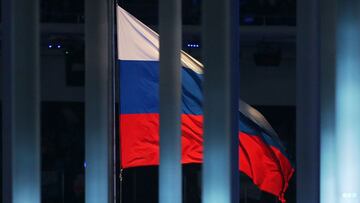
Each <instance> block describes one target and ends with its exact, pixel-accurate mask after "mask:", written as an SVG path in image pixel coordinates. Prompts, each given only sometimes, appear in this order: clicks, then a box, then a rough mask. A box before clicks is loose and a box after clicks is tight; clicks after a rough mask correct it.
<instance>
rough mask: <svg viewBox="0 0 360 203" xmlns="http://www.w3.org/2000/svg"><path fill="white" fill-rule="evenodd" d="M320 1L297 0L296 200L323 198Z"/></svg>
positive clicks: (317, 200)
mask: <svg viewBox="0 0 360 203" xmlns="http://www.w3.org/2000/svg"><path fill="white" fill-rule="evenodd" d="M319 9H320V7H319V0H301V1H297V71H296V75H297V89H296V90H297V106H296V108H297V111H296V120H297V123H296V124H297V133H296V159H297V164H296V166H297V202H298V203H303V202H308V203H312V202H313V203H316V202H319V201H320V199H319V197H320V194H319V191H320V189H319V188H320V183H319V182H320V180H319V176H320V174H319V171H320V37H319V36H320V34H319V31H320V27H319V26H320V25H319V18H320V16H319Z"/></svg>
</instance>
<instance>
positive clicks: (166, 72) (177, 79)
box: [159, 0, 182, 203]
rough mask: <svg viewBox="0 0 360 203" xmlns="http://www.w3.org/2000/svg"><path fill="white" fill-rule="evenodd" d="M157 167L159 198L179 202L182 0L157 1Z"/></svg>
mask: <svg viewBox="0 0 360 203" xmlns="http://www.w3.org/2000/svg"><path fill="white" fill-rule="evenodd" d="M159 28H160V168H159V200H160V201H159V202H160V203H168V202H173V203H181V202H182V192H181V189H182V176H181V174H182V171H181V131H180V125H181V119H180V113H181V112H180V108H181V63H180V50H181V34H182V33H181V1H180V0H160V1H159Z"/></svg>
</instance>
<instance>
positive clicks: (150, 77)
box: [117, 6, 294, 201]
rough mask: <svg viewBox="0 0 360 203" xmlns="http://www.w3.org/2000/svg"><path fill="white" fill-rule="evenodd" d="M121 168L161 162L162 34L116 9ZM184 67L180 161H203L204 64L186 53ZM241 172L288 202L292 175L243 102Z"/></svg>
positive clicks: (262, 123) (266, 127) (271, 135)
mask: <svg viewBox="0 0 360 203" xmlns="http://www.w3.org/2000/svg"><path fill="white" fill-rule="evenodd" d="M117 33H118V41H117V45H118V66H119V70H120V71H119V73H120V79H119V81H120V84H119V85H120V88H119V91H120V115H119V116H120V117H119V120H120V149H121V151H120V156H121V167H122V168H130V167H139V166H150V165H158V164H159V36H158V34H157V33H155V32H154V31H153V30H151V29H150V28H149V27H147V26H146V25H144V24H143V23H141V22H140V21H139V20H137V19H136V18H135V17H133V16H132V15H130V14H129V13H127V12H126V11H125V10H124V9H122V8H121V7H120V6H117ZM181 63H182V69H181V71H182V114H181V120H182V123H181V124H182V125H181V130H182V163H183V164H186V163H202V157H203V155H202V152H203V148H202V143H203V136H202V134H203V129H202V125H203V116H202V115H203V111H202V100H203V95H202V78H203V69H204V67H203V65H202V64H201V63H200V62H198V61H197V60H195V59H194V58H192V57H191V56H190V55H188V54H186V53H185V52H182V53H181ZM239 115H240V116H239V118H240V119H239V129H240V132H239V139H240V145H239V153H240V154H239V155H240V161H239V169H240V171H241V172H243V173H245V174H246V175H248V176H249V177H250V178H251V179H252V181H253V182H254V184H256V185H257V186H258V187H259V188H260V189H261V190H263V191H266V192H269V193H271V194H274V195H276V196H278V197H279V199H280V200H281V201H284V193H285V191H286V189H287V186H288V182H289V180H290V178H291V176H292V174H293V172H294V168H293V166H292V165H291V163H290V161H289V158H288V157H287V155H286V153H285V149H284V147H283V146H282V145H281V142H280V141H279V139H278V136H277V134H276V133H275V131H274V130H273V129H272V127H271V126H270V124H269V123H268V122H267V121H266V119H265V118H264V117H263V116H262V115H261V114H260V113H259V112H258V111H257V110H255V109H254V108H252V107H251V106H249V105H247V104H246V103H245V102H242V101H240V109H239Z"/></svg>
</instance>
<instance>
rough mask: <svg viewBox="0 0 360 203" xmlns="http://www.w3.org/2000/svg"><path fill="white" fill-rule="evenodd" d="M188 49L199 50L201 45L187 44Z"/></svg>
mask: <svg viewBox="0 0 360 203" xmlns="http://www.w3.org/2000/svg"><path fill="white" fill-rule="evenodd" d="M187 47H190V48H199V47H200V45H199V44H187Z"/></svg>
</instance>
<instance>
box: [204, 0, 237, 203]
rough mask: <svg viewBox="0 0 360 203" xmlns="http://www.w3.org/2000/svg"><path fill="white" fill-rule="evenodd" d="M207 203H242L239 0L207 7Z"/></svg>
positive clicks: (213, 0)
mask: <svg viewBox="0 0 360 203" xmlns="http://www.w3.org/2000/svg"><path fill="white" fill-rule="evenodd" d="M202 12H203V15H202V20H203V22H202V23H203V27H202V33H203V34H202V36H203V45H202V47H203V49H202V50H203V56H204V67H205V75H204V166H203V178H202V181H203V182H202V183H203V194H202V197H203V202H204V203H218V202H222V203H237V202H239V168H238V167H239V165H238V160H239V158H238V147H239V140H238V125H239V124H238V117H237V116H238V99H239V91H238V90H239V87H238V86H239V1H238V0H223V1H217V0H207V1H203V2H202Z"/></svg>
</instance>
